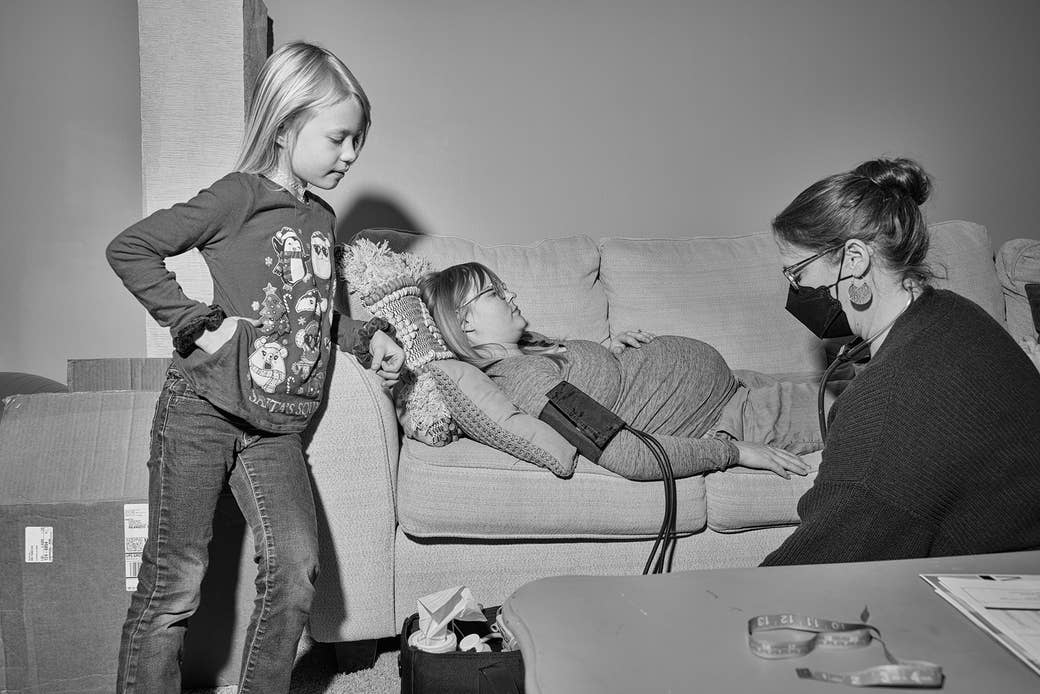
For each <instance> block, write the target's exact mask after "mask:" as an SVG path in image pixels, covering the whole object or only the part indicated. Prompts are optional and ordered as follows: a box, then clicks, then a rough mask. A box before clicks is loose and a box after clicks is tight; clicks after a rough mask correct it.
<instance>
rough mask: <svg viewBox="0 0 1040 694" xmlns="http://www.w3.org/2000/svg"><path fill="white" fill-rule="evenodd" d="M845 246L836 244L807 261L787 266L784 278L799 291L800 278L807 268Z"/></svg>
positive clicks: (784, 270)
mask: <svg viewBox="0 0 1040 694" xmlns="http://www.w3.org/2000/svg"><path fill="white" fill-rule="evenodd" d="M844 245H845V244H844V243H836V244H834V245H833V246H828V247H827V248H824V249H823V250H822V251H820V252H819V253H817V254H816V255H813V256H809V257H808V258H806V259H805V260H799V261H798V262H797V263H795V264H794V265H787V266H786V267H784V269H783V273H784V277H786V278H787V281H788V282H790V283H791V286H792V287H793V288H795V289H799V288H800V285H799V284H798V276H799V275H801V274H802V271H803V270H805V268H807V267H809V265H811V264H812V263H814V262H816V261H817V260H819V259H820V258H822V257H823V256H825V255H827V254H828V253H830V252H831V251H836V250H838V249H839V248H841V247H842V246H844Z"/></svg>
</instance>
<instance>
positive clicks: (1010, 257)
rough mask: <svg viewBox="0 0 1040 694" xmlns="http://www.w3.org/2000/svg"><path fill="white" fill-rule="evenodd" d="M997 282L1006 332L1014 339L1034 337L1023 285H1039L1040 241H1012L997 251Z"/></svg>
mask: <svg viewBox="0 0 1040 694" xmlns="http://www.w3.org/2000/svg"><path fill="white" fill-rule="evenodd" d="M996 264H997V279H998V280H999V281H1000V288H1001V290H1002V291H1003V293H1004V311H1005V314H1004V316H1005V319H1006V322H1007V328H1008V332H1009V333H1011V336H1012V337H1014V338H1020V337H1026V336H1030V335H1035V334H1036V329H1035V328H1034V327H1033V318H1032V314H1031V313H1030V312H1029V301H1028V300H1027V299H1026V289H1025V286H1026V284H1029V283H1031V282H1040V241H1038V240H1036V239H1012V240H1010V241H1007V242H1005V243H1004V244H1003V245H1002V246H1001V247H1000V249H999V250H998V251H997V259H996Z"/></svg>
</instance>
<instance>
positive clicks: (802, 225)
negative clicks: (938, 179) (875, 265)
mask: <svg viewBox="0 0 1040 694" xmlns="http://www.w3.org/2000/svg"><path fill="white" fill-rule="evenodd" d="M931 190H932V181H931V177H930V176H929V175H928V173H927V172H925V170H924V169H923V168H921V166H920V164H918V163H917V162H915V161H913V160H911V159H874V160H873V161H868V162H865V163H863V164H860V165H859V166H857V167H856V168H855V169H853V170H852V171H849V172H846V173H840V174H835V175H833V176H828V177H827V178H825V179H823V180H821V181H817V182H816V183H814V184H812V185H811V186H809V187H808V188H806V189H805V190H803V191H802V192H801V193H799V194H798V197H796V198H795V199H794V200H793V201H792V202H791V204H789V205H788V206H787V207H786V208H785V209H784V211H783V212H781V213H780V214H778V215H777V216H776V218H775V219H773V233H774V234H775V235H776V237H777V238H778V239H779V240H780V241H782V242H784V243H789V244H792V245H795V246H800V247H802V248H806V249H809V250H814V251H822V250H823V249H825V248H827V247H828V246H834V245H836V244H844V242H845V241H848V240H849V239H859V240H861V241H864V242H866V243H868V244H870V245H871V247H872V248H874V250H875V251H877V253H878V254H879V256H880V259H881V262H882V264H883V265H884V266H885V267H886V268H888V269H889V270H891V271H892V272H894V273H896V274H897V275H898V276H899V278H900V279H901V280H902V281H904V282H907V281H909V282H911V283H913V284H917V285H926V284H928V283H929V282H930V281H931V280H932V279H933V278H934V277H935V273H934V272H933V271H932V269H931V267H929V265H928V264H927V263H926V262H925V256H926V255H927V253H928V228H927V226H926V225H925V221H924V215H923V214H922V212H921V208H920V206H921V205H923V204H924V202H925V201H926V200H927V199H928V195H929V194H930V193H931ZM839 250H840V249H835V250H834V254H836V253H838V251H839Z"/></svg>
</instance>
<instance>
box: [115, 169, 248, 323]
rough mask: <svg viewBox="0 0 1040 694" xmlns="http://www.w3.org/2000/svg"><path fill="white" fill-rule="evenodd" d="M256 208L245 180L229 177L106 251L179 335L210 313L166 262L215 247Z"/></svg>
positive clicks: (141, 298)
mask: <svg viewBox="0 0 1040 694" xmlns="http://www.w3.org/2000/svg"><path fill="white" fill-rule="evenodd" d="M251 203H252V194H251V193H250V191H249V190H248V188H247V187H246V186H244V185H242V183H241V180H239V179H237V178H236V177H235V175H234V174H231V175H229V176H225V177H224V178H222V179H221V180H219V181H217V182H216V183H214V184H213V185H212V186H210V187H209V188H207V189H205V190H203V191H201V192H200V193H199V194H198V195H196V196H195V197H193V198H192V199H191V200H188V201H187V202H183V203H178V204H176V205H174V206H173V207H170V208H168V209H165V210H159V211H157V212H154V213H153V214H151V215H149V216H148V217H145V218H144V219H142V220H141V221H139V222H137V223H136V224H134V225H133V226H131V227H129V228H128V229H126V230H125V231H123V232H122V233H121V234H119V235H118V236H116V237H115V238H114V239H113V240H112V241H111V243H109V244H108V247H107V248H106V249H105V255H106V257H107V258H108V263H109V265H111V266H112V269H113V270H114V271H115V273H116V274H117V275H119V278H120V279H121V280H122V281H123V284H124V285H125V286H126V288H127V289H129V290H130V293H131V294H133V295H134V296H135V297H136V298H137V300H138V301H140V302H141V304H142V305H143V306H144V307H145V308H146V309H147V310H148V313H150V314H151V316H152V318H154V319H155V321H156V322H157V323H158V324H159V325H161V326H163V327H169V328H170V333H171V334H173V335H177V334H178V333H179V332H180V330H181V328H182V327H184V326H185V325H187V324H188V323H189V322H191V321H193V320H196V319H201V318H202V317H203V316H205V315H206V314H208V313H209V307H208V306H206V304H204V303H202V302H200V301H195V300H194V299H190V298H188V296H186V295H185V294H184V290H183V289H181V286H180V284H178V283H177V279H176V276H175V275H174V274H173V273H172V272H170V271H169V270H168V269H167V268H166V265H165V264H164V263H163V261H164V260H165V259H166V258H168V257H170V256H173V255H179V254H180V253H184V252H185V251H188V250H190V249H192V248H201V247H203V246H206V245H207V244H209V243H212V242H213V241H214V237H215V236H216V235H217V234H218V232H220V230H221V229H223V228H225V226H228V227H231V226H233V225H234V224H235V223H236V222H237V223H239V224H241V223H242V222H244V221H245V220H244V216H245V214H246V213H247V211H248V210H250V209H251ZM236 217H239V218H238V219H236Z"/></svg>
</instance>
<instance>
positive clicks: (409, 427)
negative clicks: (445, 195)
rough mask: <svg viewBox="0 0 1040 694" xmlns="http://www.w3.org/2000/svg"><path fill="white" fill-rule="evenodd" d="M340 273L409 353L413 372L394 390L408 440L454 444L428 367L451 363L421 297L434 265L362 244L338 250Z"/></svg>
mask: <svg viewBox="0 0 1040 694" xmlns="http://www.w3.org/2000/svg"><path fill="white" fill-rule="evenodd" d="M336 269H337V271H338V272H339V276H340V277H341V278H342V279H344V280H345V281H346V282H347V289H348V291H349V292H350V293H351V294H356V295H358V297H359V298H360V300H361V303H362V305H363V306H364V307H365V308H366V309H368V310H369V312H371V313H372V315H374V316H378V317H379V318H382V319H384V320H386V321H387V322H388V323H390V325H392V326H393V327H394V331H395V335H396V337H397V339H398V341H399V342H400V343H401V347H403V348H404V354H405V366H406V367H407V371H406V372H405V374H404V376H403V377H402V378H401V380H400V382H399V383H398V385H397V387H396V388H394V393H393V395H394V406H395V408H396V409H397V418H398V421H400V423H401V427H402V428H403V429H404V432H405V435H406V436H409V437H410V438H414V439H416V440H417V441H422V442H423V443H425V444H427V445H430V446H443V445H445V444H447V443H450V442H451V441H452V440H453V438H455V435H454V433H453V428H452V422H451V414H450V412H449V411H448V408H447V406H446V404H445V402H444V399H443V398H442V397H441V396H440V393H439V391H438V390H437V387H436V384H435V383H434V381H433V380H432V376H431V375H430V374H427V373H425V371H424V369H423V367H424V366H426V365H427V364H429V363H430V362H432V361H436V360H438V359H451V358H453V357H454V356H455V355H453V354H452V353H451V350H449V349H448V348H447V347H446V346H445V344H444V340H443V339H442V338H441V333H440V330H438V329H437V325H436V324H435V323H434V322H433V318H432V317H431V316H430V312H429V311H428V310H427V308H426V304H424V303H423V301H422V298H421V297H420V296H419V278H420V277H422V276H423V275H424V274H426V273H427V272H429V270H430V266H429V262H427V261H426V260H425V259H423V258H420V257H419V256H417V255H413V254H411V253H395V252H394V251H391V250H390V248H389V246H388V244H387V243H386V242H385V241H384V242H382V243H379V244H376V243H372V242H371V241H369V240H367V239H357V240H355V241H354V243H352V244H351V245H349V246H343V245H341V246H338V247H337V248H336Z"/></svg>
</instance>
